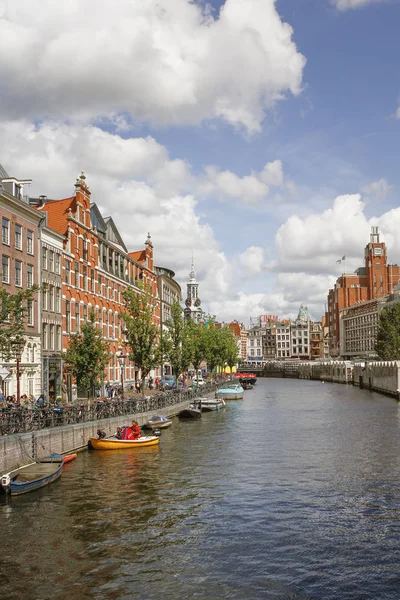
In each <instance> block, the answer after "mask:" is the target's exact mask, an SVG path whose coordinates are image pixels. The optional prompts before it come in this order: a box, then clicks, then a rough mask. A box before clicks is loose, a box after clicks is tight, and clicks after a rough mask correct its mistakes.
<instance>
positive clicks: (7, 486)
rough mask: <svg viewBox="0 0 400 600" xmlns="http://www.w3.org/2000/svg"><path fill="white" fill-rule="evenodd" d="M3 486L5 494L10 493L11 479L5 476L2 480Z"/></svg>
mask: <svg viewBox="0 0 400 600" xmlns="http://www.w3.org/2000/svg"><path fill="white" fill-rule="evenodd" d="M1 485H2V486H3V488H4V490H5V492H9V491H10V488H11V477H10V476H9V475H8V474H7V475H3V477H2V478H1Z"/></svg>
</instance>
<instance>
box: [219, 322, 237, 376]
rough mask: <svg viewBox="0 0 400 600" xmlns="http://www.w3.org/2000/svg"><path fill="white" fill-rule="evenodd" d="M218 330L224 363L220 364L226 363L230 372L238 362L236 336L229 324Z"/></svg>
mask: <svg viewBox="0 0 400 600" xmlns="http://www.w3.org/2000/svg"><path fill="white" fill-rule="evenodd" d="M220 331H221V335H222V353H223V357H224V364H223V365H221V366H225V364H227V365H228V367H229V369H230V372H231V374H232V368H233V367H235V366H236V365H237V364H238V347H237V343H236V337H235V334H234V333H233V331H232V329H231V328H230V327H229V325H225V326H224V327H222V328H221V330H220Z"/></svg>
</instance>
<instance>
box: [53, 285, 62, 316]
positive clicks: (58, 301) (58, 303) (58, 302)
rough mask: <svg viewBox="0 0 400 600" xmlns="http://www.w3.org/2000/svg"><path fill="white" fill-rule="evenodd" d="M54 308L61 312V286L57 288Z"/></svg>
mask: <svg viewBox="0 0 400 600" xmlns="http://www.w3.org/2000/svg"><path fill="white" fill-rule="evenodd" d="M54 310H55V312H57V313H60V312H61V288H59V287H57V288H56V303H55V307H54Z"/></svg>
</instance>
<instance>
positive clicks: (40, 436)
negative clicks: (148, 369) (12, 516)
mask: <svg viewBox="0 0 400 600" xmlns="http://www.w3.org/2000/svg"><path fill="white" fill-rule="evenodd" d="M188 405H189V402H188V401H187V400H186V401H184V402H180V403H179V404H174V405H173V406H168V407H166V408H163V409H162V414H163V415H165V416H167V417H174V416H176V415H177V414H178V412H179V411H180V410H182V409H183V408H186V407H187V406H188ZM152 415H154V411H151V412H147V413H140V414H135V413H134V414H132V415H123V416H120V417H112V418H109V419H99V420H98V421H88V422H86V423H77V424H75V425H64V426H62V427H52V428H49V429H41V430H39V431H30V432H28V433H16V434H13V435H4V436H1V437H0V474H3V473H7V472H8V471H11V470H12V469H16V468H18V467H20V466H22V465H25V464H27V463H29V462H30V461H31V460H32V458H38V457H39V458H40V457H43V456H47V455H48V454H50V453H51V452H58V453H60V454H69V453H71V452H76V451H79V450H83V449H85V448H87V443H88V440H89V438H90V437H96V436H97V430H98V429H104V431H105V432H106V434H107V435H112V434H113V433H115V431H116V429H117V427H121V426H122V425H127V424H130V423H131V421H132V419H135V420H136V421H137V422H138V423H139V425H140V426H142V425H144V423H146V422H147V421H148V419H149V418H150V417H151V416H152Z"/></svg>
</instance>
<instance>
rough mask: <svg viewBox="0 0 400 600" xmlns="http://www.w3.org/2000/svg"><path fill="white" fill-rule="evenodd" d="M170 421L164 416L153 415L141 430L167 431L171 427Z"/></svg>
mask: <svg viewBox="0 0 400 600" xmlns="http://www.w3.org/2000/svg"><path fill="white" fill-rule="evenodd" d="M171 425H172V421H171V420H170V419H168V417H165V416H164V415H154V416H153V417H150V419H149V420H148V421H147V423H145V424H144V425H143V429H167V428H168V427H171Z"/></svg>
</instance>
